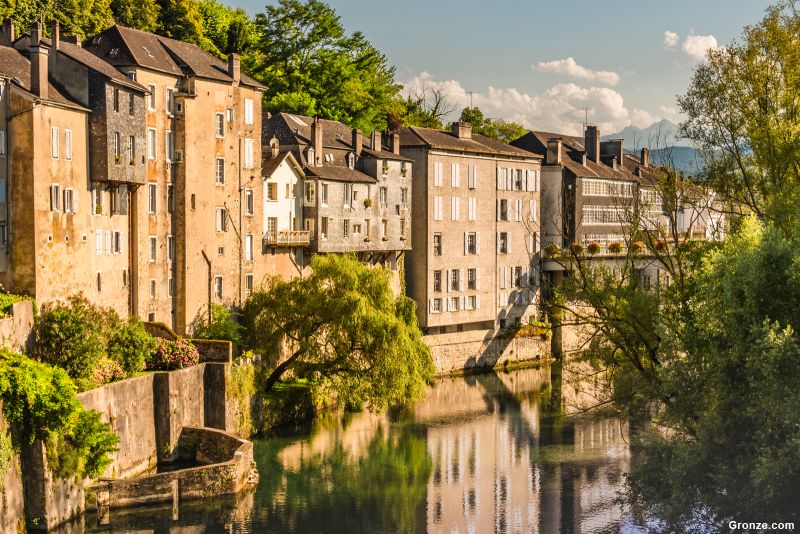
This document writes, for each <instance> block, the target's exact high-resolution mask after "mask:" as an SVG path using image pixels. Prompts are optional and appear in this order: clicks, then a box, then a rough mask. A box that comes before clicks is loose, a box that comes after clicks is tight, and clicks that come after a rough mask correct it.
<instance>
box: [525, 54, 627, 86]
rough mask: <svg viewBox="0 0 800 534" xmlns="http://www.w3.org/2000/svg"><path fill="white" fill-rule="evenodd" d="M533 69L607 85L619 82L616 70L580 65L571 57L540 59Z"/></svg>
mask: <svg viewBox="0 0 800 534" xmlns="http://www.w3.org/2000/svg"><path fill="white" fill-rule="evenodd" d="M533 70H538V71H542V72H555V73H558V74H566V75H567V76H572V77H573V78H580V79H582V80H591V81H595V82H599V83H603V84H606V85H617V84H618V83H619V74H617V73H616V72H611V71H608V70H592V69H587V68H586V67H583V66H581V65H578V63H576V62H575V60H574V59H572V58H571V57H568V58H565V59H556V60H553V61H539V62H538V63H536V65H534V66H533Z"/></svg>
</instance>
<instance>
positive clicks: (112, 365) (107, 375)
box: [92, 356, 125, 387]
mask: <svg viewBox="0 0 800 534" xmlns="http://www.w3.org/2000/svg"><path fill="white" fill-rule="evenodd" d="M123 378H125V370H124V369H123V368H122V366H121V365H120V364H119V362H117V361H116V360H112V359H111V358H109V357H108V356H102V357H101V358H100V359H99V360H97V364H96V365H95V368H94V376H93V377H92V379H93V382H94V385H95V387H100V386H102V385H105V384H108V383H109V382H114V381H116V380H122V379H123Z"/></svg>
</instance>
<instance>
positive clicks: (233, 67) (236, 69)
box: [228, 54, 242, 83]
mask: <svg viewBox="0 0 800 534" xmlns="http://www.w3.org/2000/svg"><path fill="white" fill-rule="evenodd" d="M228 76H230V77H231V78H233V81H234V82H236V83H239V80H241V79H242V62H241V60H240V59H239V54H230V55H229V56H228Z"/></svg>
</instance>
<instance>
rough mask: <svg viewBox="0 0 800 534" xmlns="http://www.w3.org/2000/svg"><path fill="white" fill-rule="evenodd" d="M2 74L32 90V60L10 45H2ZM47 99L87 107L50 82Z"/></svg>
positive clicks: (0, 51)
mask: <svg viewBox="0 0 800 534" xmlns="http://www.w3.org/2000/svg"><path fill="white" fill-rule="evenodd" d="M0 75H3V76H6V77H8V78H11V79H12V80H15V81H17V84H18V85H19V86H20V87H22V88H23V89H25V90H26V91H30V90H31V62H30V61H29V60H28V58H26V57H25V56H23V55H22V54H21V53H20V52H19V51H17V50H16V49H15V48H12V47H10V46H0ZM47 95H48V97H47V100H50V101H52V102H57V103H59V104H67V105H70V106H73V107H78V108H80V109H86V108H84V107H83V106H81V105H80V104H78V103H77V102H74V101H73V100H71V99H69V98H68V97H67V96H66V95H65V94H63V93H62V92H61V91H59V90H58V89H57V88H56V87H54V86H53V84H49V87H48V90H47Z"/></svg>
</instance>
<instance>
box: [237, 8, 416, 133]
mask: <svg viewBox="0 0 800 534" xmlns="http://www.w3.org/2000/svg"><path fill="white" fill-rule="evenodd" d="M255 26H256V33H257V36H258V37H257V41H256V45H255V46H254V49H253V51H252V53H251V54H248V55H247V56H246V57H245V58H244V59H245V61H244V65H245V67H246V68H247V70H248V71H249V72H251V73H252V74H253V75H254V76H255V77H256V78H257V79H259V80H260V81H261V82H263V83H264V85H266V87H267V90H266V93H265V95H264V104H265V107H266V109H267V110H269V111H273V112H277V111H286V112H292V113H301V114H308V115H311V114H318V115H320V116H321V117H323V118H326V119H331V120H337V121H341V122H344V123H345V124H348V125H350V126H352V127H354V128H360V129H362V130H364V131H369V130H373V129H384V128H385V127H386V116H387V114H399V113H400V110H401V108H402V103H401V100H400V97H399V96H398V95H399V89H400V87H399V86H398V85H397V84H396V83H395V81H394V76H395V69H394V67H392V66H390V65H389V64H388V63H387V61H386V57H385V56H384V55H383V54H381V53H380V52H379V51H378V50H376V49H375V48H374V47H373V46H372V45H371V44H370V43H369V42H368V41H367V40H366V38H365V37H364V35H363V34H361V33H358V32H356V33H354V34H352V35H346V34H345V31H344V28H343V27H342V24H341V22H340V20H339V17H338V16H337V15H336V13H335V11H334V10H333V9H332V8H331V7H330V6H328V5H327V4H325V3H323V2H321V1H319V0H307V1H306V2H303V1H301V0H280V1H279V2H278V4H277V5H268V6H267V8H266V12H265V13H260V14H258V15H256V19H255Z"/></svg>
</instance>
